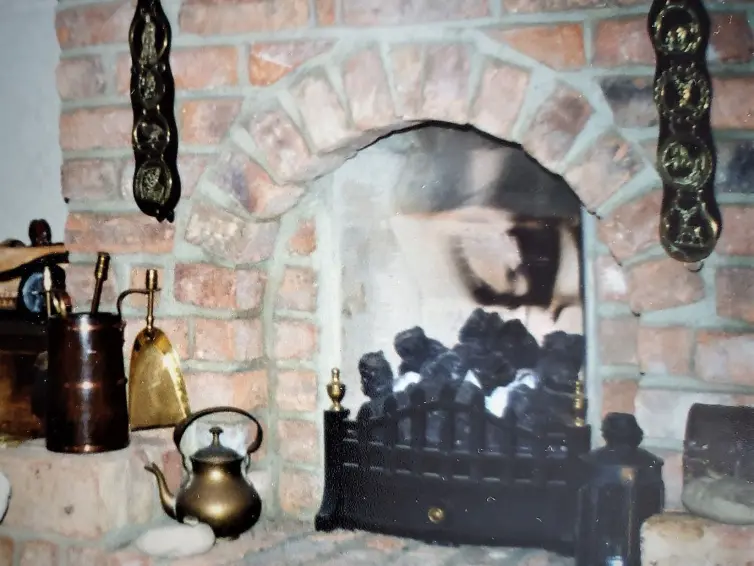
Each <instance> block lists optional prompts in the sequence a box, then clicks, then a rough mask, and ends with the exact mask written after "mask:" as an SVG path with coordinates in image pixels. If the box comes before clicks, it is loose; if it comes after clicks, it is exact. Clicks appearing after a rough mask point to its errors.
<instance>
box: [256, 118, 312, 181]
mask: <svg viewBox="0 0 754 566" xmlns="http://www.w3.org/2000/svg"><path fill="white" fill-rule="evenodd" d="M248 128H249V132H250V133H251V136H252V137H253V138H254V141H255V142H256V144H257V146H258V147H259V149H260V150H261V152H262V154H263V155H264V157H265V160H266V162H267V164H268V165H269V166H270V167H271V171H270V173H271V174H272V175H273V176H275V177H276V180H278V181H279V182H287V181H290V180H296V179H304V178H306V176H307V175H306V171H307V167H308V166H309V164H310V163H311V160H312V156H311V153H310V152H309V148H308V147H307V145H306V142H305V141H304V138H303V136H302V135H301V132H299V131H298V128H297V127H296V125H295V124H294V123H293V121H292V120H291V119H290V117H289V116H288V115H287V114H286V113H285V112H284V111H283V110H280V109H278V110H269V111H266V112H262V113H260V114H255V115H254V116H253V118H252V119H251V122H250V123H249V126H248Z"/></svg>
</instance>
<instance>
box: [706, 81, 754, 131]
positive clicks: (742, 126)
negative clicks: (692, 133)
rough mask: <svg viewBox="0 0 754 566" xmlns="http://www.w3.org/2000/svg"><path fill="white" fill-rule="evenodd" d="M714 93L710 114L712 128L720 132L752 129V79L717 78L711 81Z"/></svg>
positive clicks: (753, 102) (753, 108) (753, 89)
mask: <svg viewBox="0 0 754 566" xmlns="http://www.w3.org/2000/svg"><path fill="white" fill-rule="evenodd" d="M712 90H713V92H714V93H715V97H714V102H713V104H712V110H711V114H710V121H711V123H712V127H713V128H716V129H721V130H726V129H728V130H751V129H754V79H753V78H751V77H718V78H714V79H712Z"/></svg>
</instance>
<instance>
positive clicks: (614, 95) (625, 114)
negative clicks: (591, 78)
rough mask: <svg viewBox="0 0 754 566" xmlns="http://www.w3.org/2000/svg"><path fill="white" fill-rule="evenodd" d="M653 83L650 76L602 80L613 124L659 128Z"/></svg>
mask: <svg viewBox="0 0 754 566" xmlns="http://www.w3.org/2000/svg"><path fill="white" fill-rule="evenodd" d="M653 83H654V80H653V77H650V76H641V77H636V76H627V75H618V76H610V75H608V76H606V77H603V78H602V79H601V80H600V87H601V88H602V94H604V96H605V100H607V103H608V105H609V106H610V110H612V113H613V123H614V124H615V125H616V126H617V127H619V128H649V127H653V126H657V123H658V121H659V115H658V113H657V107H656V106H655V104H654V94H653ZM655 143H657V140H655ZM655 147H656V146H655Z"/></svg>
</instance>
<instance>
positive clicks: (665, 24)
mask: <svg viewBox="0 0 754 566" xmlns="http://www.w3.org/2000/svg"><path fill="white" fill-rule="evenodd" d="M702 39H703V38H702V26H701V23H700V21H699V15H698V14H697V13H696V12H695V11H694V10H693V9H692V8H691V7H688V6H685V5H683V4H681V3H674V4H670V5H668V6H666V7H665V8H663V9H662V10H660V12H659V13H658V14H657V17H656V18H655V20H654V22H652V41H653V43H654V46H655V48H656V49H657V50H658V51H660V52H661V53H664V54H665V55H690V54H694V53H696V52H697V51H699V48H700V47H701V46H702Z"/></svg>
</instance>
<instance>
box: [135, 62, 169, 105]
mask: <svg viewBox="0 0 754 566" xmlns="http://www.w3.org/2000/svg"><path fill="white" fill-rule="evenodd" d="M138 90H139V92H138V94H139V99H140V100H141V103H142V105H143V106H144V108H146V109H147V110H152V109H154V108H156V107H157V106H158V105H159V104H160V101H161V100H162V97H163V96H165V83H164V82H163V80H162V77H161V76H160V73H158V72H157V69H154V68H144V69H142V70H141V72H140V73H139V79H138Z"/></svg>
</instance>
